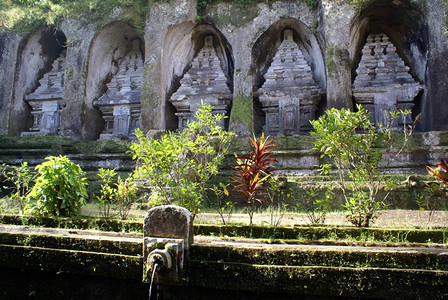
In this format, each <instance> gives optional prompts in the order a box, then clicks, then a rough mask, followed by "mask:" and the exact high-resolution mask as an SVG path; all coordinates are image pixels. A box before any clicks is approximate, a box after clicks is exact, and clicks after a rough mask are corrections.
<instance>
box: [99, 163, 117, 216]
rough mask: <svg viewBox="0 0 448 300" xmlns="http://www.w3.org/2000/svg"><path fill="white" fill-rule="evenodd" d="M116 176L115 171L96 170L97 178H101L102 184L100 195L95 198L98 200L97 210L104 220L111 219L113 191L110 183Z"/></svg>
mask: <svg viewBox="0 0 448 300" xmlns="http://www.w3.org/2000/svg"><path fill="white" fill-rule="evenodd" d="M116 175H117V173H116V172H115V169H103V168H100V169H99V170H98V176H99V177H100V178H101V181H102V184H101V189H100V195H99V196H96V199H97V200H98V209H99V211H100V215H101V216H103V217H104V218H109V217H111V209H112V204H113V202H114V197H113V196H114V189H113V187H112V182H113V180H114V177H115V176H116Z"/></svg>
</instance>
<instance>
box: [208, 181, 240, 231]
mask: <svg viewBox="0 0 448 300" xmlns="http://www.w3.org/2000/svg"><path fill="white" fill-rule="evenodd" d="M227 188H228V184H227V185H225V184H223V183H222V182H220V183H219V186H216V185H213V186H212V187H210V188H208V190H209V191H211V192H212V193H213V194H214V196H215V198H216V201H212V200H211V199H210V197H207V201H208V203H209V204H210V206H211V207H213V208H214V209H215V210H216V212H217V213H218V214H219V217H220V218H221V221H222V224H223V225H226V223H229V222H230V218H231V217H232V213H233V211H234V210H235V203H234V202H233V201H232V200H230V199H229V191H228V189H227ZM225 215H227V221H226V218H225Z"/></svg>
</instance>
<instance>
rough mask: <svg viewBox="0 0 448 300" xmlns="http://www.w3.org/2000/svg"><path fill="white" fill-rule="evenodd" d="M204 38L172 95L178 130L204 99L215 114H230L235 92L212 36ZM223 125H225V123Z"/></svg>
mask: <svg viewBox="0 0 448 300" xmlns="http://www.w3.org/2000/svg"><path fill="white" fill-rule="evenodd" d="M204 39H205V40H204V46H203V47H202V49H201V50H200V51H199V53H198V54H197V55H196V56H195V57H194V59H193V61H192V63H191V67H190V69H189V70H188V71H187V72H186V73H185V74H184V75H183V77H182V79H181V80H180V87H179V88H178V89H177V91H176V92H175V93H173V94H172V95H171V97H170V99H169V102H170V103H171V104H172V105H173V106H174V108H175V110H176V111H175V115H176V117H177V118H178V129H179V130H182V129H184V128H185V127H186V126H187V123H188V121H189V120H191V119H192V118H193V117H194V114H195V112H196V111H197V110H198V108H199V105H200V104H201V103H204V104H209V105H211V106H212V113H214V114H218V113H219V114H225V115H228V114H229V112H230V108H231V104H232V96H233V95H232V92H231V89H230V87H229V85H228V79H227V77H226V75H225V73H224V71H223V69H222V67H221V62H220V59H219V57H218V55H217V53H216V50H215V47H214V45H213V36H206V37H205V38H204ZM220 125H221V126H222V127H225V124H224V123H222V124H220Z"/></svg>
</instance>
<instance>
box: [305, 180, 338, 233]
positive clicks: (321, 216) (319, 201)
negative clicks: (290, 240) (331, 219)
mask: <svg viewBox="0 0 448 300" xmlns="http://www.w3.org/2000/svg"><path fill="white" fill-rule="evenodd" d="M306 194H307V197H306V199H305V203H304V207H303V208H304V209H305V212H306V216H307V217H308V220H310V222H311V224H312V225H322V224H324V223H325V217H326V216H327V213H328V212H329V210H330V202H331V200H333V190H332V189H331V188H330V189H327V190H325V196H324V197H323V198H322V197H319V193H318V192H317V191H316V190H314V189H310V190H308V191H306Z"/></svg>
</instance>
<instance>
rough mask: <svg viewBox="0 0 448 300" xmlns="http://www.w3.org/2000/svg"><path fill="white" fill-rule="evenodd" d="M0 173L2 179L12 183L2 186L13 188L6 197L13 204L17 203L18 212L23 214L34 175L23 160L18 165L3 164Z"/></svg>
mask: <svg viewBox="0 0 448 300" xmlns="http://www.w3.org/2000/svg"><path fill="white" fill-rule="evenodd" d="M0 174H1V176H2V177H3V180H4V181H6V182H10V183H12V186H9V185H6V186H3V188H4V189H12V190H13V191H12V192H11V194H9V196H8V199H9V200H10V201H11V202H13V204H14V205H18V206H19V209H20V212H21V213H22V214H23V213H24V209H25V203H26V202H27V198H28V197H27V194H28V191H29V186H30V184H31V182H32V181H33V180H34V175H33V174H32V173H31V170H30V168H29V167H28V163H27V162H23V163H22V164H21V165H20V166H19V167H17V166H8V165H6V164H3V165H1V166H0Z"/></svg>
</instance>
